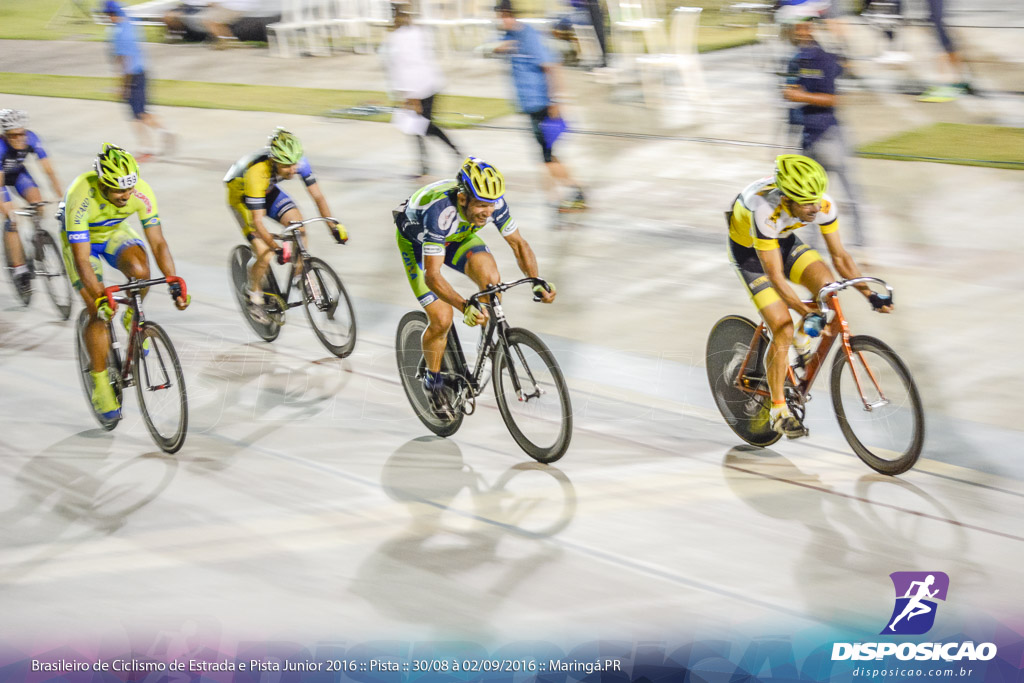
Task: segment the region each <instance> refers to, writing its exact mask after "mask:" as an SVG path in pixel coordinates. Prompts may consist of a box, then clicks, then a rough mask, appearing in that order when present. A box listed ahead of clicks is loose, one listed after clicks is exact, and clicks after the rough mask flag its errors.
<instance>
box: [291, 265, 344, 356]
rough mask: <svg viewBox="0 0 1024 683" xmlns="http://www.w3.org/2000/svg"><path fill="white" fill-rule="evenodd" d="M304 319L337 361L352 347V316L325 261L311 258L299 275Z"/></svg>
mask: <svg viewBox="0 0 1024 683" xmlns="http://www.w3.org/2000/svg"><path fill="white" fill-rule="evenodd" d="M302 297H303V301H304V302H305V306H304V307H303V308H305V310H306V317H307V318H308V319H309V324H310V325H311V326H312V327H313V332H315V333H316V336H317V339H319V340H320V343H321V344H323V345H324V348H326V349H327V350H328V351H330V352H331V353H333V354H334V355H335V356H337V357H338V358H344V357H345V356H348V355H349V354H350V353H352V349H354V348H355V346H356V314H355V311H354V310H353V309H352V302H351V301H350V300H349V298H348V292H346V291H345V286H344V285H343V284H341V278H340V277H338V274H337V273H335V272H334V269H333V268H331V267H330V266H329V265H327V263H326V262H325V261H323V260H322V259H318V258H315V257H314V258H311V259H309V261H307V263H306V272H304V273H303V274H302Z"/></svg>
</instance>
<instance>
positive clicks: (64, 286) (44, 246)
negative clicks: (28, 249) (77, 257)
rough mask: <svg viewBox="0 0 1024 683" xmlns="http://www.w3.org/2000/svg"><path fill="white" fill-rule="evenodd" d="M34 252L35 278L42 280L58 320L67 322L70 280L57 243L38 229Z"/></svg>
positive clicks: (69, 305) (69, 303) (48, 234)
mask: <svg viewBox="0 0 1024 683" xmlns="http://www.w3.org/2000/svg"><path fill="white" fill-rule="evenodd" d="M35 250H36V253H35V270H36V277H41V278H42V279H43V284H45V285H46V293H47V294H49V295H50V301H52V302H53V307H54V308H56V309H57V314H58V315H59V316H60V319H61V320H67V319H68V318H70V317H71V297H72V291H71V280H70V279H69V278H68V276H67V271H66V270H64V258H63V257H62V256H61V253H60V249H58V248H57V242H56V241H54V239H53V237H52V236H50V233H48V232H46V231H45V230H43V229H42V228H40V229H39V230H37V231H36V234H35Z"/></svg>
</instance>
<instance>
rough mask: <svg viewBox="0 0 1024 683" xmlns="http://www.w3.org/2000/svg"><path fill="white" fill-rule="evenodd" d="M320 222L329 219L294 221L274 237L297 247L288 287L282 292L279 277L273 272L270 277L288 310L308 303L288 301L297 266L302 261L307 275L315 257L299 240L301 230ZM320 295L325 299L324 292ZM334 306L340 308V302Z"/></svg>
mask: <svg viewBox="0 0 1024 683" xmlns="http://www.w3.org/2000/svg"><path fill="white" fill-rule="evenodd" d="M330 220H334V219H333V218H332V219H330ZM318 221H328V219H327V218H310V219H307V220H304V221H294V222H292V223H289V224H288V227H286V228H285V230H284V232H283V233H281V234H280V235H273V237H274V239H277V240H285V241H288V242H291V243H293V244H294V245H295V250H294V251H293V252H292V256H291V259H290V260H289V261H288V263H289V265H290V266H291V267H290V269H289V270H288V282H287V283H286V287H285V289H284V291H281V286H280V285H279V284H278V282H277V276H275V275H274V273H273V271H270V277H271V279H272V280H273V281H274V287H275V288H276V289H277V293H278V294H280V295H281V299H282V300H283V301H284V304H285V306H287V307H288V308H295V307H296V306H303V305H305V303H306V302H305V301H304V297H299V300H298V301H294V302H293V301H289V300H288V299H289V297H291V294H292V287H293V286H294V282H295V265H296V264H297V263H298V262H299V261H301V262H302V274H303V275H306V274H307V273H308V272H309V260H310V259H311V258H313V256H312V255H311V254H310V253H309V251H308V250H307V249H306V246H305V245H304V244H303V243H302V240H301V239H299V236H300V233H299V229H300V228H302V227H303V226H305V225H306V224H307V223H316V222H318ZM317 286H320V285H319V284H318V285H317ZM295 288H296V289H298V290H299V291H300V292H301V291H302V287H301V285H300V286H298V287H295ZM314 294H315V293H314ZM319 294H320V297H319V298H323V292H320V293H319ZM334 306H335V307H337V306H338V302H337V301H335V302H334ZM330 313H331V314H332V315H333V314H334V311H333V310H332V311H330Z"/></svg>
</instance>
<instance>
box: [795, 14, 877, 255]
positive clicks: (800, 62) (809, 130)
mask: <svg viewBox="0 0 1024 683" xmlns="http://www.w3.org/2000/svg"><path fill="white" fill-rule="evenodd" d="M813 23H814V21H813V20H812V19H810V18H808V17H800V18H798V19H797V20H796V21H795V23H794V24H793V25H792V32H791V36H792V40H793V43H794V44H795V45H796V46H797V48H798V50H797V53H796V54H795V55H794V56H793V58H792V59H791V60H790V62H789V68H788V69H787V70H786V73H787V80H786V86H785V88H784V89H783V91H782V95H783V97H785V98H786V99H787V100H789V101H790V102H794V103H796V104H798V105H800V106H798V107H796V108H794V109H791V110H790V123H792V124H794V125H797V126H799V128H800V133H801V134H800V148H801V149H802V150H803V153H804V154H805V155H807V156H809V157H811V158H812V159H814V160H815V161H817V162H818V163H820V164H821V165H822V166H824V167H825V170H827V171H828V172H829V173H830V174H832V176H833V177H836V178H839V180H840V181H841V182H842V183H843V189H844V190H846V196H847V197H848V198H849V200H850V215H851V216H852V218H853V239H852V240H851V244H853V245H854V246H857V247H863V246H865V241H866V236H865V234H864V226H863V224H862V222H861V216H860V210H859V208H858V200H859V195H860V192H859V190H858V189H857V186H856V185H855V184H854V182H853V180H852V179H851V178H850V172H849V169H848V168H847V166H846V159H847V157H848V156H849V155H850V150H849V147H848V146H847V144H846V139H845V138H844V136H843V132H842V129H841V128H840V126H839V119H837V118H836V114H835V108H836V105H838V103H839V97H838V96H837V95H836V78H837V77H838V76H839V75H840V74H841V73H842V71H843V69H842V66H840V64H839V58H838V57H837V56H836V55H834V54H831V53H829V52H826V51H825V50H824V49H823V48H822V47H821V46H820V45H819V44H818V43H817V42H816V41H815V40H814V34H813V30H812V26H813Z"/></svg>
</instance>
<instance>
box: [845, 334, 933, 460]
mask: <svg viewBox="0 0 1024 683" xmlns="http://www.w3.org/2000/svg"><path fill="white" fill-rule="evenodd" d="M850 347H851V349H852V350H853V364H852V365H851V363H850V362H849V360H848V358H847V356H846V354H845V353H844V352H843V351H842V350H840V351H839V352H838V353H837V354H836V356H835V358H834V359H833V361H832V387H831V388H832V405H833V407H834V409H835V412H836V418H838V420H839V428H840V429H841V430H842V431H843V436H844V437H846V441H847V442H848V443H849V444H850V447H851V448H853V451H854V452H855V453H856V454H857V456H858V457H860V459H861V460H863V461H864V462H865V463H867V465H868V467H870V468H871V469H873V470H875V471H877V472H881V473H882V474H902V473H903V472H906V471H907V470H909V469H910V468H911V467H913V466H914V463H915V462H917V459H918V457H920V455H921V447H922V446H923V444H924V409H923V408H922V407H921V397H920V395H919V394H918V393H917V386H916V385H915V384H914V378H913V377H911V375H910V370H908V369H907V366H906V365H905V364H904V363H903V361H902V360H901V359H900V357H899V356H897V355H896V352H895V351H893V350H892V349H891V348H889V346H888V345H886V344H885V343H884V342H882V341H880V340H878V339H875V338H874V337H867V336H857V337H853V338H851V339H850ZM865 402H866V404H865Z"/></svg>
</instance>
